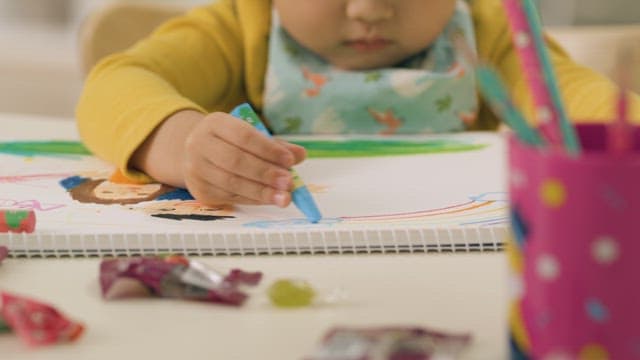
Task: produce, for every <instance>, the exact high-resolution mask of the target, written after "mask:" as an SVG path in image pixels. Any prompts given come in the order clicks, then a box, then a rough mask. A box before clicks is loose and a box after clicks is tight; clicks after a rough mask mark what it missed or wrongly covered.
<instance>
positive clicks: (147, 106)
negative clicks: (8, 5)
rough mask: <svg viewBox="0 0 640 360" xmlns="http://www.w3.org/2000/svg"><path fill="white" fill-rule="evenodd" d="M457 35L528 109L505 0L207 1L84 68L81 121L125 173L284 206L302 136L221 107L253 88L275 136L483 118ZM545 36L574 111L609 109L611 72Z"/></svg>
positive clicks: (469, 125) (458, 124) (416, 127)
mask: <svg viewBox="0 0 640 360" xmlns="http://www.w3.org/2000/svg"><path fill="white" fill-rule="evenodd" d="M459 35H462V36H463V37H464V38H465V39H466V41H467V42H468V44H469V45H471V46H472V47H473V48H477V50H478V54H479V57H480V58H481V59H482V60H484V61H486V62H488V63H490V64H492V65H493V66H495V67H496V68H497V69H498V70H499V72H500V73H501V75H502V77H503V78H504V79H505V81H506V82H507V85H508V87H509V88H510V91H511V93H512V94H513V95H514V97H515V101H516V103H517V104H518V105H519V106H520V107H522V108H524V109H526V110H527V112H528V113H529V114H530V113H531V100H530V96H529V93H528V91H527V89H526V84H525V80H524V76H523V73H522V71H521V68H520V64H519V61H518V58H517V54H516V53H515V51H514V49H513V47H512V45H511V38H510V31H509V28H508V24H507V20H506V17H505V13H504V10H503V9H502V4H501V0H471V1H469V4H468V5H467V3H466V2H464V1H462V0H317V1H314V0H304V1H303V0H273V1H269V0H219V1H216V2H215V3H212V4H211V5H208V6H205V7H201V8H197V9H195V10H193V11H191V12H190V13H188V14H187V15H185V16H183V17H180V18H178V19H175V20H173V21H170V22H169V23H168V24H166V25H164V26H163V27H161V28H160V29H159V30H157V31H156V32H155V33H154V34H152V35H151V36H150V37H149V38H147V39H145V40H143V41H141V42H140V43H138V44H137V45H135V46H134V47H133V48H131V49H129V50H128V51H126V52H124V53H121V54H116V55H113V56H110V57H108V58H107V59H105V60H103V61H102V62H101V63H100V64H99V65H98V66H96V67H95V69H94V70H93V71H92V73H91V74H90V76H89V78H88V79H87V83H86V87H85V89H84V94H83V96H82V98H81V100H80V103H79V105H78V110H77V118H78V124H79V129H80V133H81V136H82V137H83V139H84V141H85V142H86V144H87V145H88V146H89V148H90V149H91V150H92V151H93V152H94V153H96V154H97V155H99V156H101V157H103V158H105V159H107V160H108V161H110V162H113V163H115V164H116V165H117V166H118V167H119V168H120V169H121V170H122V171H123V172H124V173H125V174H126V175H127V176H129V177H131V178H137V179H138V180H140V179H149V178H153V179H155V180H156V181H159V182H162V183H166V184H169V185H172V186H177V187H186V188H187V189H188V190H189V191H190V192H191V193H192V195H193V196H194V197H195V198H196V199H197V200H199V201H200V202H202V203H204V204H216V203H241V204H275V205H278V206H281V207H284V206H287V205H288V204H289V202H290V200H291V197H290V193H289V190H290V189H291V187H292V180H291V175H290V174H289V172H288V171H287V169H288V168H289V167H291V166H292V165H295V164H297V163H299V162H301V161H302V160H303V159H304V158H305V151H304V149H303V148H301V147H299V146H296V145H294V144H290V143H286V142H283V141H278V140H272V139H267V138H266V137H264V136H263V135H261V134H260V133H259V132H258V131H257V130H255V129H253V128H252V127H251V126H250V125H248V124H246V123H244V122H242V121H238V120H237V119H234V118H232V117H231V116H230V115H229V114H227V113H226V112H228V111H230V110H231V109H232V108H233V107H234V106H236V105H238V104H240V103H242V102H245V101H249V102H250V103H251V104H252V105H253V106H254V108H256V110H259V111H261V113H262V114H263V116H264V118H265V122H266V123H267V125H268V126H269V127H270V128H271V130H272V131H274V133H276V134H284V133H345V134H346V133H365V134H366V133H383V134H393V133H399V134H403V133H404V134H406V133H410V134H411V133H425V132H445V131H460V130H464V129H495V128H496V127H497V126H498V122H497V120H496V118H495V117H494V116H492V115H491V113H490V112H489V111H488V109H487V106H485V105H484V103H481V102H479V101H478V100H477V99H476V91H475V85H474V81H473V80H474V78H473V72H472V71H471V69H469V68H467V67H466V66H465V65H464V63H465V62H463V61H459V60H460V55H459V54H458V53H457V52H456V50H455V48H454V47H453V45H452V37H454V36H459ZM549 46H550V49H551V56H552V59H553V62H554V65H555V67H556V72H557V74H558V77H559V83H560V87H561V90H562V91H563V94H564V97H565V100H566V105H567V108H568V112H569V115H570V117H571V118H573V119H591V120H595V121H597V120H602V119H607V118H608V119H611V118H613V115H612V113H613V112H612V109H613V106H612V105H611V104H612V103H613V98H614V96H615V93H616V90H615V87H614V86H613V85H612V83H611V82H610V81H608V80H607V79H605V78H604V77H603V76H600V75H597V74H595V73H594V72H592V71H590V70H588V69H586V68H584V67H581V66H579V65H577V64H575V63H574V62H573V61H571V60H570V59H569V58H568V57H567V55H566V54H565V53H564V52H563V51H562V50H561V49H560V48H559V47H558V46H557V45H556V44H555V43H554V42H552V41H549ZM633 103H634V104H633V105H634V106H635V107H636V110H637V109H640V107H638V106H637V105H638V103H639V100H638V97H637V96H635V95H634V99H633ZM634 115H635V116H637V111H636V112H635V113H634Z"/></svg>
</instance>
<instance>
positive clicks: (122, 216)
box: [0, 119, 508, 257]
mask: <svg viewBox="0 0 640 360" xmlns="http://www.w3.org/2000/svg"><path fill="white" fill-rule="evenodd" d="M0 128H1V129H3V130H2V132H0V163H1V164H2V166H1V167H0V208H4V209H7V208H9V209H32V210H34V211H35V213H36V218H37V222H36V230H35V232H34V233H31V234H24V233H20V234H16V233H2V234H0V245H5V246H8V247H9V249H10V250H11V253H12V255H13V256H24V257H42V256H46V257H49V256H50V257H58V256H61V257H66V256H70V257H82V256H104V255H110V256H128V255H144V254H158V253H182V254H187V255H262V254H327V253H385V252H392V253H397V252H440V251H447V252H455V251H499V250H501V249H502V244H503V237H504V236H505V234H506V230H507V223H508V203H507V199H506V193H505V187H506V186H505V161H504V160H505V154H504V142H503V139H502V137H501V136H500V135H499V134H496V133H483V132H468V133H460V134H446V135H421V136H368V137H359V136H349V137H344V136H340V137H339V136H312V137H292V138H287V140H290V141H293V142H296V143H299V144H301V145H303V146H305V147H306V148H307V151H308V153H309V158H308V159H307V160H306V161H305V162H304V163H303V164H301V165H299V166H298V167H296V169H297V170H298V173H299V174H300V176H301V177H302V179H303V180H304V181H305V183H306V184H307V186H308V187H309V189H310V191H311V192H312V194H313V196H314V198H315V200H316V202H317V204H318V207H319V208H320V210H321V212H322V214H323V220H322V221H320V222H319V223H318V224H311V223H309V222H308V221H306V220H305V219H304V216H303V215H302V214H301V213H300V212H299V211H298V209H296V208H295V206H293V205H291V206H290V207H288V208H286V209H280V208H277V207H274V206H230V205H225V204H220V205H214V206H203V205H201V204H199V203H198V202H196V201H195V200H193V198H191V196H190V194H189V193H188V192H187V191H186V190H184V189H175V188H171V187H167V186H164V185H160V184H132V183H129V182H128V181H127V180H126V179H125V178H123V177H122V176H120V175H119V174H118V173H117V171H115V169H114V168H113V167H112V166H110V165H109V164H107V163H105V162H103V161H101V160H99V159H97V158H96V157H94V156H92V155H91V154H90V153H89V152H88V151H87V150H86V149H85V148H84V147H83V146H82V144H81V143H80V142H79V141H78V135H77V133H76V130H75V127H74V124H73V123H72V122H61V121H54V120H37V119H20V120H19V121H15V122H11V123H9V122H7V121H6V120H0Z"/></svg>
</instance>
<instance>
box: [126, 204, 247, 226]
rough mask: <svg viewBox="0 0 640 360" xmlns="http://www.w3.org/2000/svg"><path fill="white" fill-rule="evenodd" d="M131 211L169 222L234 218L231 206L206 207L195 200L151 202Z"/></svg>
mask: <svg viewBox="0 0 640 360" xmlns="http://www.w3.org/2000/svg"><path fill="white" fill-rule="evenodd" d="M131 209H132V210H139V211H142V212H144V213H146V214H149V215H151V216H152V217H156V218H161V219H170V220H197V221H216V220H225V219H234V218H235V216H234V208H233V206H231V205H215V206H206V205H202V204H200V203H199V202H197V201H195V200H186V201H184V200H166V201H151V202H146V203H142V204H140V205H139V206H136V207H132V208H131Z"/></svg>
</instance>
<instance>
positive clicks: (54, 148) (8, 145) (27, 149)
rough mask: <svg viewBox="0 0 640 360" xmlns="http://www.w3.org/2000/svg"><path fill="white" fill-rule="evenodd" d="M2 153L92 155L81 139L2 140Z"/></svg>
mask: <svg viewBox="0 0 640 360" xmlns="http://www.w3.org/2000/svg"><path fill="white" fill-rule="evenodd" d="M0 153H4V154H9V155H17V156H28V157H31V156H61V155H91V152H90V151H89V150H88V149H87V148H86V147H85V146H84V145H83V144H82V143H81V142H79V141H13V142H0Z"/></svg>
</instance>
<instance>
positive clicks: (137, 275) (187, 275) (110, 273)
mask: <svg viewBox="0 0 640 360" xmlns="http://www.w3.org/2000/svg"><path fill="white" fill-rule="evenodd" d="M261 278H262V273H259V272H258V273H248V272H244V271H242V270H238V269H234V270H232V271H231V272H230V273H229V274H226V275H223V274H222V273H220V272H218V271H215V270H213V269H211V268H208V267H206V266H205V265H203V264H202V263H199V262H196V261H189V260H187V259H186V258H184V257H181V256H168V257H140V258H126V259H110V260H104V261H102V263H101V264H100V286H101V288H102V296H103V297H104V298H105V299H116V298H127V297H137V296H152V295H154V296H159V297H169V298H179V299H187V300H199V301H207V302H217V303H223V304H228V305H241V304H242V303H243V302H244V301H245V300H246V299H247V297H248V295H247V294H246V293H244V292H243V291H242V290H241V289H240V286H241V285H257V284H258V283H259V282H260V280H261Z"/></svg>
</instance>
